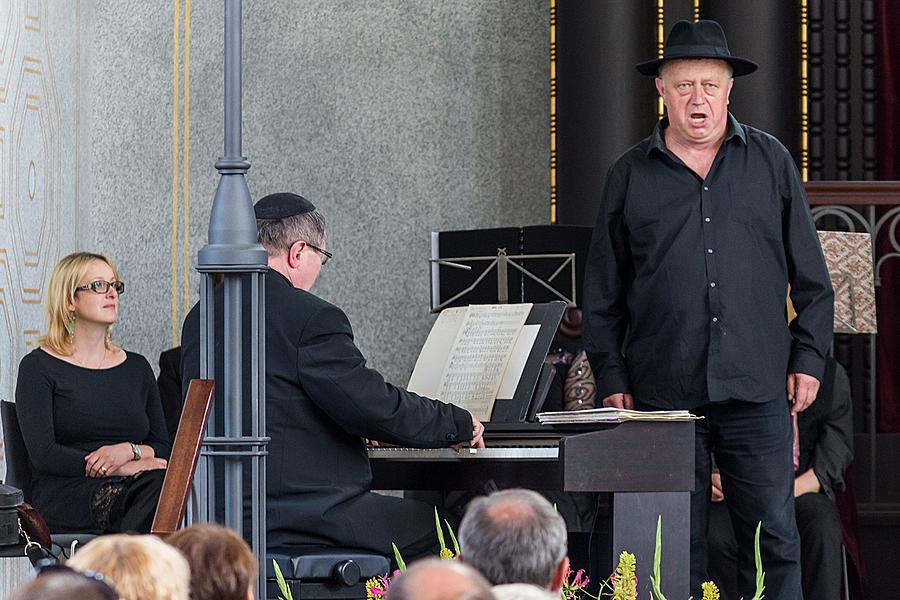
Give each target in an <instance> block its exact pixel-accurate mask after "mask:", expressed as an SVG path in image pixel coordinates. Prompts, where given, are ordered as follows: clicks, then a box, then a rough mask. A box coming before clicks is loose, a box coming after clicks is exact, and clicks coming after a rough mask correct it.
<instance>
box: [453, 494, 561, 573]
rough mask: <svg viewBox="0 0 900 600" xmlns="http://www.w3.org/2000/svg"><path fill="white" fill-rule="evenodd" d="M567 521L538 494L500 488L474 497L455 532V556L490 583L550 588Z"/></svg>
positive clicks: (558, 562)
mask: <svg viewBox="0 0 900 600" xmlns="http://www.w3.org/2000/svg"><path fill="white" fill-rule="evenodd" d="M566 536H567V534H566V523H565V521H564V520H563V518H562V517H561V516H560V515H559V513H558V512H556V509H554V508H553V506H552V505H551V504H550V503H549V502H548V501H547V500H546V498H544V497H543V496H541V495H540V494H538V493H536V492H532V491H530V490H520V489H515V490H504V491H501V492H495V493H493V494H491V495H490V496H486V497H481V498H476V499H475V500H473V501H472V502H471V503H469V507H468V509H467V510H466V515H465V517H463V520H462V524H461V525H460V528H459V543H460V554H461V555H462V557H463V560H465V561H466V562H467V563H468V564H470V565H472V566H473V567H475V568H476V569H478V570H479V571H481V573H482V575H484V576H485V577H487V579H488V581H490V582H491V584H493V585H501V584H505V583H530V584H533V585H536V586H538V587H542V588H545V589H549V588H550V585H551V583H552V581H553V575H554V573H555V572H556V569H557V568H558V567H559V564H560V562H562V560H563V559H564V558H565V557H566V553H567V539H566Z"/></svg>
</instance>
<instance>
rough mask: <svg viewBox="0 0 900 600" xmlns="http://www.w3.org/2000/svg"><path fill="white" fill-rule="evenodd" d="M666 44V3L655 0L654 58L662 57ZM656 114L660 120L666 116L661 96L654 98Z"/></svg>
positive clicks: (663, 0) (661, 0)
mask: <svg viewBox="0 0 900 600" xmlns="http://www.w3.org/2000/svg"><path fill="white" fill-rule="evenodd" d="M665 43H666V2H665V0H656V56H657V58H662V57H663V48H664V47H665ZM656 114H657V115H658V116H659V118H660V119H662V118H663V116H664V115H665V114H666V106H665V104H663V99H662V96H658V97H657V98H656Z"/></svg>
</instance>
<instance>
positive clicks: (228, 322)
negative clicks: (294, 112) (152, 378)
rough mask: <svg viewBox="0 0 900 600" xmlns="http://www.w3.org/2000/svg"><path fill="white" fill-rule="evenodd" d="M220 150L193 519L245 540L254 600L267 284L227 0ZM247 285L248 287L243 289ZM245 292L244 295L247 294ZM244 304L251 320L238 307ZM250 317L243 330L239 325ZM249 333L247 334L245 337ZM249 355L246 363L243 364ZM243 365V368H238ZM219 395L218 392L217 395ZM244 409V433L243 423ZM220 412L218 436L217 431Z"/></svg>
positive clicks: (260, 586) (206, 273)
mask: <svg viewBox="0 0 900 600" xmlns="http://www.w3.org/2000/svg"><path fill="white" fill-rule="evenodd" d="M224 114H225V125H224V131H225V152H224V156H222V157H220V158H219V159H218V160H217V161H216V165H215V166H216V169H217V170H218V171H219V175H220V178H219V185H218V187H217V188H216V195H215V197H214V199H213V205H212V211H211V213H210V218H209V239H208V243H207V245H206V246H204V247H203V248H202V249H201V250H200V252H199V253H198V261H197V270H198V271H199V272H200V273H201V274H202V275H203V282H202V284H201V288H200V291H201V293H200V321H201V325H200V332H201V333H200V336H201V337H200V342H201V344H200V345H201V353H202V354H201V363H200V365H201V377H207V378H213V379H218V383H219V389H220V390H221V397H222V398H223V399H224V406H218V407H216V408H214V410H213V415H212V416H211V417H210V426H209V428H208V430H207V437H206V438H205V439H204V443H203V450H202V454H203V460H201V462H200V465H199V466H198V469H197V475H196V478H195V485H194V493H195V494H196V497H197V500H198V510H197V518H198V519H200V520H212V519H214V518H216V515H217V511H216V506H224V512H225V525H226V526H227V527H229V528H231V529H233V530H235V531H237V532H240V533H242V534H243V535H244V536H245V537H249V538H250V539H251V542H252V548H253V552H254V554H255V555H256V558H257V560H258V561H259V566H260V573H259V579H258V581H257V587H256V597H257V598H265V597H266V595H265V592H266V580H265V572H266V564H265V555H266V494H265V470H266V463H265V455H266V445H267V444H268V441H269V438H268V437H266V435H265V410H266V398H265V364H266V357H265V335H264V327H265V279H264V274H265V272H266V271H267V269H268V267H267V255H266V250H265V248H263V247H262V246H261V245H260V244H259V243H257V241H256V219H255V217H254V214H253V203H252V201H251V199H250V190H249V189H248V188H247V182H246V179H245V175H246V173H247V170H248V169H249V168H250V163H249V162H248V161H247V159H246V157H244V156H241V0H225V106H224ZM216 273H222V274H224V276H225V281H224V284H223V287H224V290H223V292H224V293H223V296H224V298H223V308H222V309H221V310H222V312H223V314H222V315H221V322H222V328H223V331H222V332H217V331H216V314H215V313H216V300H215V298H216V293H215V290H214V289H213V278H214V276H215V274H216ZM246 283H249V284H250V285H249V290H247V289H245V285H246ZM248 293H249V296H247V294H248ZM245 298H247V299H248V300H249V310H250V315H245V313H244V309H245V306H247V303H245V302H244V299H245ZM245 316H249V323H250V327H249V332H248V331H246V329H245V328H244V327H243V323H244V318H245ZM246 334H249V337H245V335H246ZM217 339H219V340H221V342H222V343H221V345H220V346H219V348H220V349H221V350H220V352H221V359H222V360H221V364H223V371H222V372H221V373H219V374H218V377H216V375H217V373H216V364H217V360H216V352H217V351H216V348H217V346H216V340H217ZM246 350H249V354H250V361H248V362H247V363H246V364H245V363H244V361H243V360H242V358H243V355H244V354H245V351H246ZM244 368H246V369H247V371H244V370H243V369H244ZM245 376H249V379H250V386H249V388H248V389H249V394H250V397H249V398H247V399H246V400H247V401H248V402H246V403H245V398H244V397H243V396H244V385H243V382H244V377H245ZM217 396H219V394H218V393H217ZM245 406H247V407H248V408H249V409H250V410H251V411H252V414H251V415H248V416H250V421H251V425H250V431H246V430H245V428H244V424H243V408H244V407H245ZM218 411H222V413H221V414H222V416H223V417H224V431H220V430H218V428H217V425H216V423H217V418H216V415H217V413H218ZM245 458H249V460H250V473H249V475H250V480H249V485H250V489H251V490H252V494H251V499H252V502H251V511H252V519H251V521H250V522H251V531H249V532H245V531H244V523H243V514H242V512H243V505H242V500H243V483H244V477H245V476H246V475H247V473H245V472H244V471H243V469H242V460H244V459H245ZM216 460H220V461H221V460H224V461H225V470H224V472H225V481H224V488H223V490H224V497H223V498H222V499H221V504H220V503H218V502H217V498H216V494H215V490H216V485H215V478H214V473H215V469H214V464H215V462H216Z"/></svg>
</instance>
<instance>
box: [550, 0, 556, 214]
mask: <svg viewBox="0 0 900 600" xmlns="http://www.w3.org/2000/svg"><path fill="white" fill-rule="evenodd" d="M556 160H557V159H556V0H550V224H551V225H556V201H557V196H556V164H557V163H556Z"/></svg>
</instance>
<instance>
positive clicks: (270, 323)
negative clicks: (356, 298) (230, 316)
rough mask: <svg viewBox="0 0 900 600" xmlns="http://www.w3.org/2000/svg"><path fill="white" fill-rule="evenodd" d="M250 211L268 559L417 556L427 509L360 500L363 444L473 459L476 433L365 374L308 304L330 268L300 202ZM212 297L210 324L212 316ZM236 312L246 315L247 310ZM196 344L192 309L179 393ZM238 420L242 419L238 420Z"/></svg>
mask: <svg viewBox="0 0 900 600" xmlns="http://www.w3.org/2000/svg"><path fill="white" fill-rule="evenodd" d="M254 208H255V211H256V218H257V221H256V223H257V231H258V236H259V242H260V243H261V244H262V245H263V246H264V247H265V248H266V250H267V252H268V264H269V271H268V272H267V273H266V275H265V286H266V287H265V290H266V293H265V311H266V328H265V340H266V374H265V377H266V432H267V434H268V435H269V436H270V437H271V441H270V442H269V445H268V458H267V460H266V495H267V507H266V508H267V531H268V550H269V551H270V552H278V551H282V552H290V551H291V548H292V547H296V546H303V545H326V546H348V547H354V548H363V549H370V550H373V551H376V552H381V553H384V554H386V555H392V552H391V543H392V542H393V543H396V544H397V547H398V548H399V549H400V551H401V553H402V554H403V556H404V557H406V558H412V557H415V556H417V555H419V554H422V553H425V552H427V551H429V550H430V549H431V548H432V547H434V546H436V544H437V540H436V537H435V532H434V507H433V506H431V505H428V504H425V503H422V502H417V501H414V500H407V499H401V498H396V497H389V496H383V495H379V494H374V493H372V492H371V491H370V487H371V483H372V473H371V470H370V467H369V460H368V457H367V455H366V448H365V444H364V442H363V438H369V439H375V440H380V441H383V442H388V443H392V444H397V445H400V446H414V447H423V448H427V447H442V446H450V445H456V444H460V443H461V442H470V443H471V444H472V445H475V446H479V447H484V443H483V442H482V441H481V436H482V434H483V432H484V427H483V426H482V424H481V423H479V422H478V421H477V420H476V419H475V418H474V417H473V416H472V415H471V414H469V413H468V412H467V411H465V410H463V409H461V408H459V407H457V406H454V405H452V404H444V403H442V402H438V401H436V400H431V399H429V398H423V397H421V396H417V395H416V394H413V393H411V392H408V391H406V390H403V389H400V388H397V387H394V386H393V385H391V384H389V383H387V382H385V381H384V379H383V378H382V377H381V375H379V374H378V372H376V371H374V370H372V369H369V368H367V367H366V360H365V358H364V357H363V356H362V354H361V353H360V351H359V350H358V349H357V348H356V346H355V345H354V343H353V331H352V329H351V327H350V322H349V321H348V320H347V317H346V315H345V314H344V313H343V311H341V310H340V309H339V308H337V307H336V306H334V305H332V304H329V303H328V302H326V301H325V300H322V299H321V298H318V297H317V296H315V295H313V294H311V293H309V290H310V288H311V287H312V285H313V284H314V283H315V281H316V278H317V277H318V275H319V272H320V270H321V269H322V267H323V266H324V265H325V264H326V263H327V262H328V260H329V259H330V258H331V256H332V255H331V253H330V252H329V251H328V250H326V240H325V219H324V217H323V216H322V215H321V213H319V212H318V211H317V210H315V207H314V206H313V205H312V203H311V202H309V201H308V200H306V199H305V198H303V197H302V196H298V195H296V194H289V193H280V194H272V195H269V196H266V197H264V198H262V199H261V200H260V201H259V202H257V203H256V206H255V207H254ZM221 288H222V286H220V287H219V288H218V289H217V292H216V302H217V304H218V306H219V308H217V309H216V315H222V314H223V311H222V309H221V308H220V307H221V306H222V304H221V303H222V295H223V294H222V289H221ZM244 312H245V316H246V315H247V314H249V306H245V311H244ZM217 329H218V330H219V331H221V327H217ZM217 342H218V340H217ZM199 344H200V319H199V310H198V307H197V306H195V307H194V309H193V310H192V311H191V312H190V314H189V315H188V316H187V318H186V320H185V322H184V327H183V330H182V347H183V355H182V372H183V373H184V379H183V388H184V389H187V383H188V382H189V381H190V379H191V378H194V377H198V376H199V372H200V368H199V360H200V349H199ZM219 368H221V367H219ZM244 379H245V381H249V380H250V378H249V377H245V378H244ZM248 396H249V394H245V397H248ZM217 412H218V413H221V412H223V411H217ZM249 413H250V411H249V409H248V408H245V411H244V415H245V416H247V415H249ZM245 493H249V490H245Z"/></svg>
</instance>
